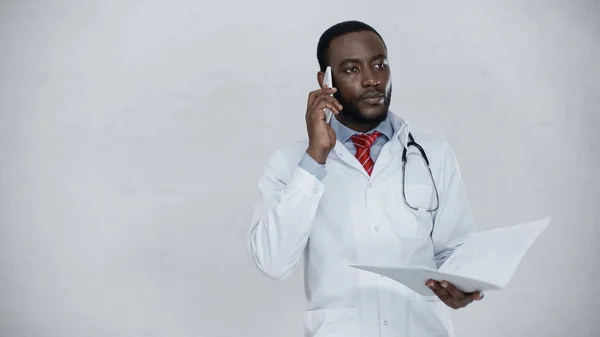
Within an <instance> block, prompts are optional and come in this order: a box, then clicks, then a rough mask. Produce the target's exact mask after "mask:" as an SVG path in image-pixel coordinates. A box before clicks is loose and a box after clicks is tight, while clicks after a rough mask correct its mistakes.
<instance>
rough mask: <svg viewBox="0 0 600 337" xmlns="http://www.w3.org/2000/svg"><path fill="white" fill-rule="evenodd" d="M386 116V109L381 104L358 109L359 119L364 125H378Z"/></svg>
mask: <svg viewBox="0 0 600 337" xmlns="http://www.w3.org/2000/svg"><path fill="white" fill-rule="evenodd" d="M387 114H388V108H387V106H384V105H383V104H381V105H375V106H368V107H361V108H360V119H362V121H363V122H366V123H379V122H381V121H383V120H384V119H386V117H387Z"/></svg>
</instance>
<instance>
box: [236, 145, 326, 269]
mask: <svg viewBox="0 0 600 337" xmlns="http://www.w3.org/2000/svg"><path fill="white" fill-rule="evenodd" d="M258 188H259V193H260V195H259V199H258V202H257V205H256V206H255V210H254V214H253V216H252V220H251V223H250V229H249V231H248V237H247V246H248V249H249V252H250V255H251V257H252V259H253V261H254V263H255V264H256V266H257V267H258V268H259V269H260V270H261V271H262V272H263V273H264V274H265V275H267V276H268V277H270V278H272V279H276V280H283V279H285V278H288V277H289V276H291V275H292V274H293V273H294V271H295V270H296V268H297V267H298V264H299V263H300V260H301V257H302V253H303V251H304V248H305V247H306V244H307V242H308V238H309V236H310V232H311V228H312V223H313V219H314V217H315V214H316V212H317V207H318V205H319V201H320V200H321V196H322V195H323V192H324V185H323V183H322V182H321V181H320V180H319V179H318V178H317V177H316V176H315V175H313V174H311V173H309V172H307V171H306V170H305V169H304V168H302V167H301V166H294V167H290V165H289V163H288V162H286V160H285V158H283V156H282V155H281V153H280V152H275V153H274V154H273V155H272V156H271V158H270V159H269V161H268V163H267V165H266V167H265V169H264V172H263V174H262V177H261V178H260V180H259V183H258Z"/></svg>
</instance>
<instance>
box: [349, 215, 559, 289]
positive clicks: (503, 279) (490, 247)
mask: <svg viewBox="0 0 600 337" xmlns="http://www.w3.org/2000/svg"><path fill="white" fill-rule="evenodd" d="M550 219H551V218H550V217H547V218H544V219H541V220H537V221H533V222H529V223H525V224H521V225H516V226H509V227H502V228H496V229H492V230H489V231H485V232H478V233H474V234H473V235H472V236H471V237H470V238H469V239H467V240H466V241H465V242H464V243H463V244H462V245H461V246H459V247H458V248H457V249H455V250H454V252H453V253H452V255H450V256H449V257H448V258H447V259H446V261H445V262H444V264H442V265H441V266H440V268H439V269H438V270H435V269H428V268H423V267H414V266H404V267H402V266H401V267H389V266H386V267H382V266H355V265H353V266H351V267H354V268H358V269H362V270H366V271H370V272H374V273H377V274H380V275H383V276H386V277H389V278H391V279H393V280H395V281H397V282H400V283H402V284H404V285H405V286H407V287H409V288H410V289H412V290H414V291H415V292H417V293H419V294H421V295H423V296H431V295H434V293H433V291H431V290H430V289H429V288H427V286H426V285H425V282H427V280H430V279H431V280H436V281H448V282H450V283H452V284H454V285H455V286H456V287H457V288H458V289H460V290H461V291H463V292H473V291H488V290H499V289H503V288H504V287H506V285H507V284H508V282H509V281H510V279H511V278H512V276H513V274H514V273H515V271H516V269H517V267H518V266H519V264H520V263H521V260H522V259H523V256H524V255H525V253H526V252H527V251H528V250H529V248H530V247H531V245H532V244H533V242H534V241H535V240H536V239H537V238H538V237H539V236H540V234H541V233H542V232H543V231H544V230H546V228H547V227H548V224H549V223H550Z"/></svg>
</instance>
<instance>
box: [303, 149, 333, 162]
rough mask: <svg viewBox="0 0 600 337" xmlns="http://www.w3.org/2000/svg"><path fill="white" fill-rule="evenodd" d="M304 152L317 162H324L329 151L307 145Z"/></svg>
mask: <svg viewBox="0 0 600 337" xmlns="http://www.w3.org/2000/svg"><path fill="white" fill-rule="evenodd" d="M306 153H307V154H308V155H309V156H311V157H312V159H314V160H315V161H316V162H317V163H319V164H325V162H326V161H327V155H328V154H329V151H327V149H319V148H314V147H311V146H309V147H308V149H306Z"/></svg>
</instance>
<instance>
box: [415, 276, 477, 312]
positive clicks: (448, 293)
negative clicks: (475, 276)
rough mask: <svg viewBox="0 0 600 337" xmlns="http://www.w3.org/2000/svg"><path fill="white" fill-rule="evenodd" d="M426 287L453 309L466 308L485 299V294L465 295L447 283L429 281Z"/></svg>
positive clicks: (473, 293)
mask: <svg viewBox="0 0 600 337" xmlns="http://www.w3.org/2000/svg"><path fill="white" fill-rule="evenodd" d="M425 285H426V286H427V287H428V288H429V289H431V290H432V291H433V292H434V293H435V294H436V296H437V297H439V299H440V300H442V302H444V303H445V304H446V305H447V306H449V307H450V308H452V309H460V308H464V307H466V306H467V305H469V304H470V303H471V302H473V301H479V300H481V299H483V293H481V292H480V291H476V292H472V293H464V292H462V291H460V290H458V288H456V287H455V286H454V285H453V284H451V283H450V282H447V281H441V282H438V281H435V280H428V281H427V282H426V283H425Z"/></svg>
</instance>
